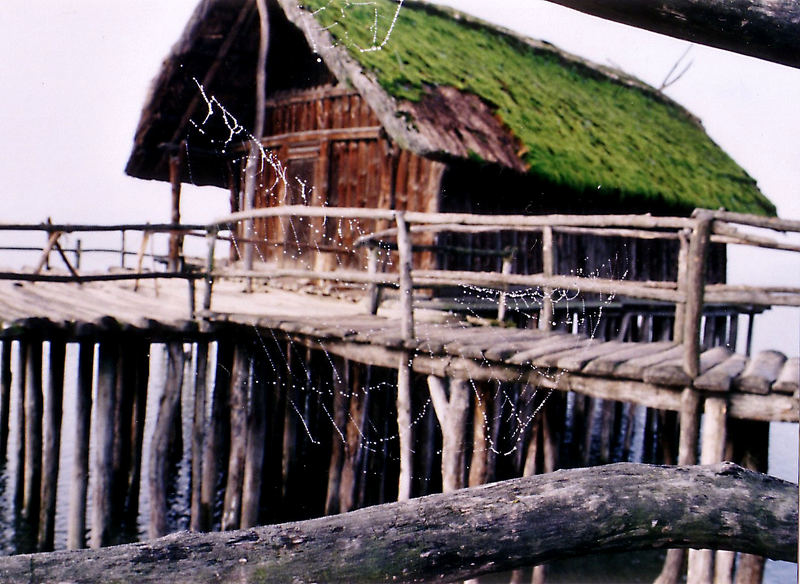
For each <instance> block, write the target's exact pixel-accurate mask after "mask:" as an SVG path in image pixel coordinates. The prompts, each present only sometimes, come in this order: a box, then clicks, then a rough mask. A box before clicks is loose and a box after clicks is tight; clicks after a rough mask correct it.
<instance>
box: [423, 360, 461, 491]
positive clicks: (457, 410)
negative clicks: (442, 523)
mask: <svg viewBox="0 0 800 584" xmlns="http://www.w3.org/2000/svg"><path fill="white" fill-rule="evenodd" d="M449 386H450V388H449V389H450V397H449V398H448V397H447V393H446V389H445V381H444V380H443V379H442V378H440V377H436V376H434V375H429V376H428V389H429V391H430V394H431V401H432V402H433V407H434V410H435V411H436V417H437V418H438V419H439V427H440V428H441V429H442V492H443V493H450V492H452V491H455V490H456V489H460V488H462V487H463V486H464V438H465V435H466V429H467V415H468V413H469V389H470V388H469V383H468V382H467V381H464V380H462V379H450V383H449Z"/></svg>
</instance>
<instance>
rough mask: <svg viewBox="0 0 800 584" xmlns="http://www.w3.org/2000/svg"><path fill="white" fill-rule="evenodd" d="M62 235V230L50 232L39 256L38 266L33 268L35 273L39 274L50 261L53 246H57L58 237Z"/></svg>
mask: <svg viewBox="0 0 800 584" xmlns="http://www.w3.org/2000/svg"><path fill="white" fill-rule="evenodd" d="M61 235H62V234H61V232H60V231H52V232H51V233H50V236H49V237H48V239H47V244H46V245H45V246H44V249H42V255H41V257H40V258H39V261H38V262H37V264H36V267H35V268H33V274H34V275H38V274H39V273H40V272H41V271H42V268H44V267H45V265H48V262H49V261H50V252H51V251H52V250H53V246H55V244H56V242H57V241H58V238H59V237H61Z"/></svg>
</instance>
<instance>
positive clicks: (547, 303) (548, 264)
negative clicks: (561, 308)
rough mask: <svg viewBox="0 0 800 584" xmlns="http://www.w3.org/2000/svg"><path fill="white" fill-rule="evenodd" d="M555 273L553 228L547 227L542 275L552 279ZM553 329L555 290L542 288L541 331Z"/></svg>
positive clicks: (544, 237) (544, 233)
mask: <svg viewBox="0 0 800 584" xmlns="http://www.w3.org/2000/svg"><path fill="white" fill-rule="evenodd" d="M554 273H555V257H554V252H553V228H552V227H550V226H549V225H546V226H545V227H543V228H542V274H544V275H545V276H546V277H551V276H553V274H554ZM552 328H553V289H552V288H551V287H550V286H545V287H543V288H542V310H541V312H540V313H539V329H541V330H546V331H547V330H550V329H552Z"/></svg>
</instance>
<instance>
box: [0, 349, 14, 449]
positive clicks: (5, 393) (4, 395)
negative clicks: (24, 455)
mask: <svg viewBox="0 0 800 584" xmlns="http://www.w3.org/2000/svg"><path fill="white" fill-rule="evenodd" d="M11 347H12V342H11V339H5V340H3V341H2V345H0V460H5V459H6V454H7V453H8V420H9V413H10V410H9V408H10V407H11V384H12V382H13V378H12V375H11Z"/></svg>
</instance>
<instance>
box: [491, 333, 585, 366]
mask: <svg viewBox="0 0 800 584" xmlns="http://www.w3.org/2000/svg"><path fill="white" fill-rule="evenodd" d="M588 344H590V341H589V339H586V338H584V337H577V336H575V335H561V334H559V335H556V336H554V337H552V338H548V339H542V340H539V341H535V342H534V343H532V344H531V348H530V349H526V350H525V351H522V352H519V353H516V354H514V355H513V356H511V357H509V358H508V359H506V360H507V361H508V362H509V363H513V364H514V365H534V364H536V362H537V360H538V359H539V358H540V357H542V356H543V355H547V354H549V353H557V352H559V351H565V350H571V349H577V348H580V347H583V346H586V345H588Z"/></svg>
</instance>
